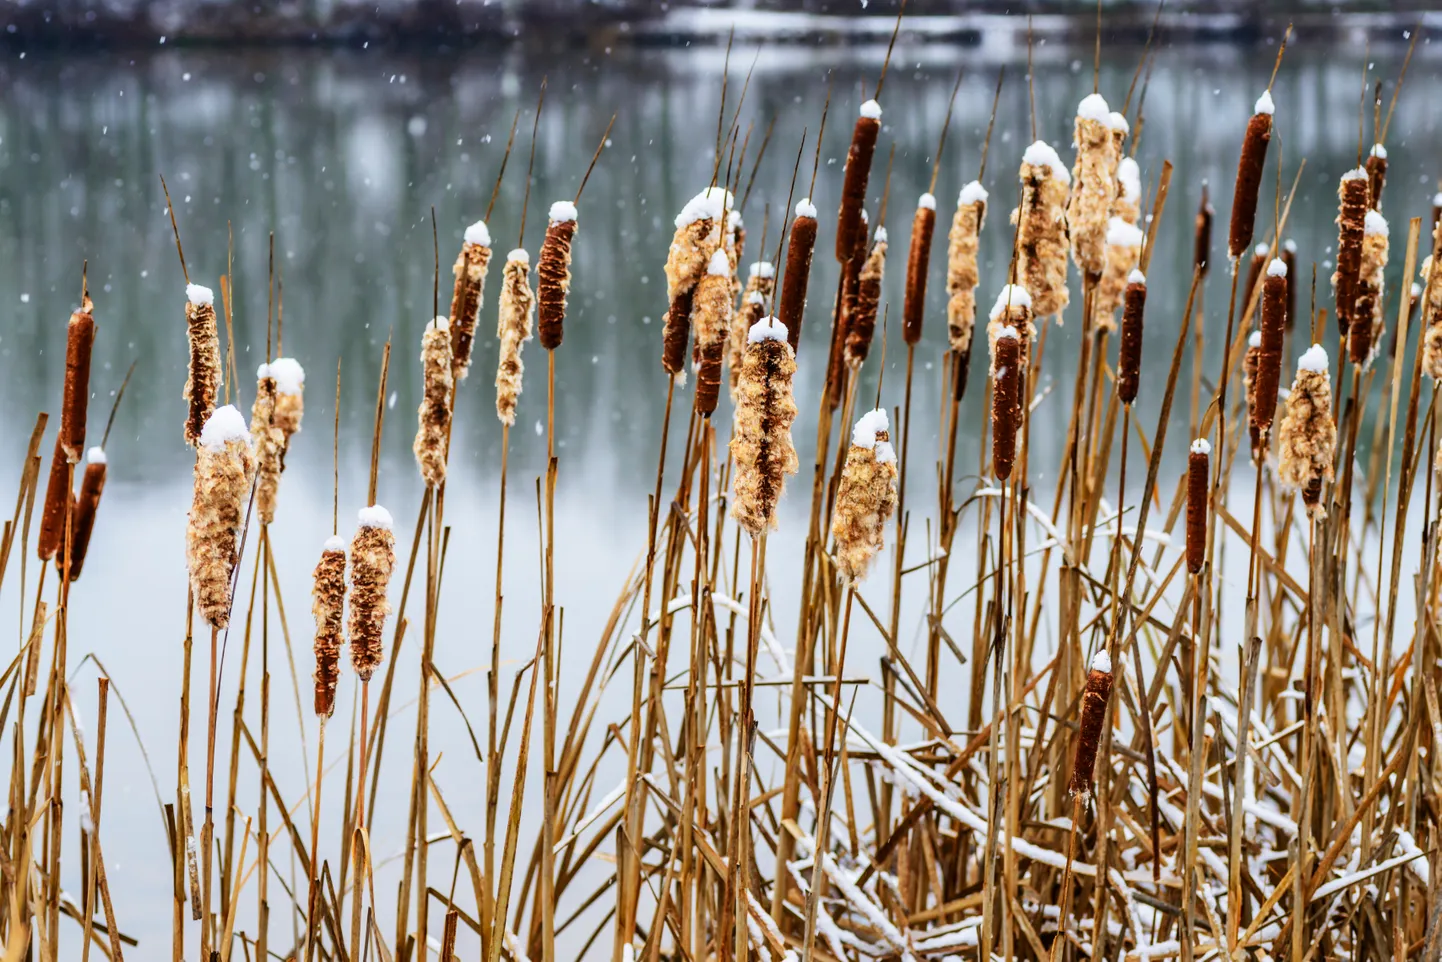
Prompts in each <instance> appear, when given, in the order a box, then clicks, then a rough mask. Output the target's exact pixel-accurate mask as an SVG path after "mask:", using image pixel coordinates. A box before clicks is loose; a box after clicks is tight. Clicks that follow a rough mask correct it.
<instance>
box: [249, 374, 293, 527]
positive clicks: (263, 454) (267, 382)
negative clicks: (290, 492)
mask: <svg viewBox="0 0 1442 962" xmlns="http://www.w3.org/2000/svg"><path fill="white" fill-rule="evenodd" d="M275 402H276V387H275V378H273V377H271V376H270V374H269V366H268V365H265V364H262V365H261V366H260V370H258V371H257V372H256V385H255V401H254V402H252V404H251V407H250V443H251V447H252V449H253V450H254V451H255V511H256V514H258V515H259V516H260V520H261V523H262V524H270V523H271V522H272V521H274V520H275V501H276V495H277V494H278V493H279V491H280V472H281V468H282V459H283V457H284V454H285V434H284V433H283V432H282V431H281V429H280V428H278V427H276V424H275Z"/></svg>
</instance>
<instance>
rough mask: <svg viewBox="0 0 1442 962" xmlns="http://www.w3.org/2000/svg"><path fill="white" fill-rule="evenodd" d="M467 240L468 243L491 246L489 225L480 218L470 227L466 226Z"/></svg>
mask: <svg viewBox="0 0 1442 962" xmlns="http://www.w3.org/2000/svg"><path fill="white" fill-rule="evenodd" d="M465 240H466V243H467V244H476V245H478V246H480V247H490V246H491V230H490V228H489V227H487V226H486V222H485V221H483V220H478V221H476V222H475V223H474V224H472V225H471V226H470V227H467V228H466V237H465Z"/></svg>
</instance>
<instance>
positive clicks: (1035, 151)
mask: <svg viewBox="0 0 1442 962" xmlns="http://www.w3.org/2000/svg"><path fill="white" fill-rule="evenodd" d="M1070 188H1071V175H1070V174H1068V173H1067V169H1066V167H1064V166H1062V162H1061V158H1060V157H1059V156H1057V152H1056V151H1055V150H1053V149H1052V148H1051V146H1050V145H1048V144H1047V143H1046V142H1044V141H1040V140H1038V141H1037V142H1036V143H1034V144H1032V145H1031V146H1030V147H1028V148H1027V149H1026V152H1025V153H1024V154H1023V155H1022V158H1021V204H1020V206H1018V208H1017V210H1016V213H1015V214H1014V215H1013V216H1014V217H1015V218H1017V220H1016V224H1017V274H1018V276H1019V277H1020V279H1021V283H1022V286H1024V287H1025V288H1026V289H1027V290H1028V291H1030V292H1031V296H1032V298H1033V301H1034V306H1033V310H1034V311H1035V313H1036V316H1037V317H1049V316H1052V315H1060V314H1061V311H1062V309H1063V308H1064V307H1066V306H1067V303H1068V301H1069V300H1070V298H1071V295H1070V294H1069V293H1068V291H1067V284H1066V278H1067V223H1066V205H1067V193H1068V191H1069V190H1070Z"/></svg>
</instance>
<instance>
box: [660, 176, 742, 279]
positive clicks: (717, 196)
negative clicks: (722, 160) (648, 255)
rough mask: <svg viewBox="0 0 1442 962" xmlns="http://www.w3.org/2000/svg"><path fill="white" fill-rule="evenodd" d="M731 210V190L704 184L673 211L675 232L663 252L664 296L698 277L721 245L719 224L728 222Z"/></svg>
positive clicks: (728, 234)
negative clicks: (677, 212) (664, 252)
mask: <svg viewBox="0 0 1442 962" xmlns="http://www.w3.org/2000/svg"><path fill="white" fill-rule="evenodd" d="M734 213H735V211H732V210H731V194H730V193H729V192H728V191H727V190H726V189H725V188H723V187H708V188H707V189H706V190H703V191H702V192H701V193H699V194H697V195H696V196H695V197H692V198H691V199H690V200H689V201H687V202H686V205H685V206H684V207H682V208H681V213H679V214H677V215H676V220H675V225H676V233H675V234H674V235H673V236H672V238H671V247H670V248H669V249H668V250H667V252H666V297H667V299H668V300H671V301H674V300H675V299H676V297H677V296H678V295H679V294H681V293H683V292H685V291H689V290H690V289H691V288H693V287H695V286H696V283H697V282H698V281H699V280H701V277H702V275H704V274H705V273H706V268H707V265H708V264H709V263H710V260H711V256H712V254H713V253H715V251H716V249H717V248H718V247H720V246H722V240H723V238H722V228H723V225H726V224H727V223H728V220H729V218H728V214H734ZM726 233H727V236H728V237H729V236H732V235H731V232H729V231H727V232H726Z"/></svg>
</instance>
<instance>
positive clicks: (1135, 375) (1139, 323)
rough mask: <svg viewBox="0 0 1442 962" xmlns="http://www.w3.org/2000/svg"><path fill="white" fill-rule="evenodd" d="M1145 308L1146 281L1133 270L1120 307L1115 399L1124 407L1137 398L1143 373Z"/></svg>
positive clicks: (1140, 273)
mask: <svg viewBox="0 0 1442 962" xmlns="http://www.w3.org/2000/svg"><path fill="white" fill-rule="evenodd" d="M1146 306H1147V279H1146V277H1145V276H1144V275H1143V274H1142V272H1141V271H1139V270H1136V269H1133V270H1132V272H1131V275H1130V276H1129V277H1128V278H1127V287H1126V293H1125V295H1124V305H1123V308H1122V342H1121V347H1120V348H1119V349H1118V351H1117V396H1118V397H1119V398H1120V399H1121V402H1122V403H1123V404H1131V403H1132V402H1133V401H1135V400H1136V399H1137V388H1138V385H1139V384H1140V382H1141V371H1142V333H1143V316H1144V315H1145V313H1146Z"/></svg>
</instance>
